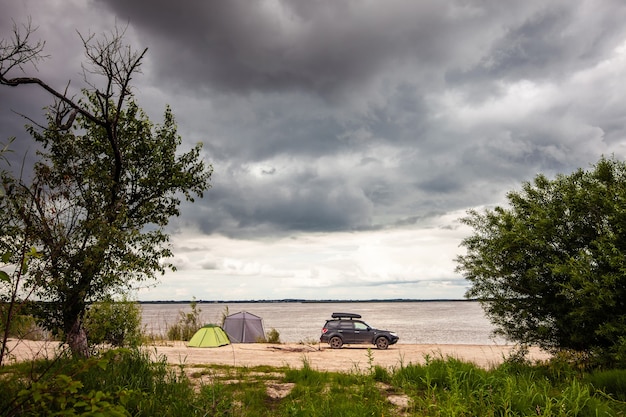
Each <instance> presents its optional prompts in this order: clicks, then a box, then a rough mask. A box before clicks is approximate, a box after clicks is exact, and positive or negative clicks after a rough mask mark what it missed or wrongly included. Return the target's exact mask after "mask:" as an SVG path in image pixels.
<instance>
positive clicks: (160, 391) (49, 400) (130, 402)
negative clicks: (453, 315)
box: [0, 349, 626, 417]
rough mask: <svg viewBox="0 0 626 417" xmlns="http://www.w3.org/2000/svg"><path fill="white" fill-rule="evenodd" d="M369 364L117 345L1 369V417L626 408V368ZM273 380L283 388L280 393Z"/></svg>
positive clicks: (588, 412) (585, 412)
mask: <svg viewBox="0 0 626 417" xmlns="http://www.w3.org/2000/svg"><path fill="white" fill-rule="evenodd" d="M370 355H371V354H370ZM370 365H371V366H370V367H369V369H368V370H367V371H359V370H358V369H353V370H352V371H351V372H345V373H338V372H323V371H318V370H315V369H313V368H312V367H311V365H310V363H309V362H308V361H307V360H306V358H303V363H302V366H301V367H299V368H268V367H263V368H245V367H244V368H241V367H239V368H236V367H227V366H205V367H204V368H201V367H199V369H195V367H194V372H190V373H189V375H190V376H187V375H186V374H185V372H184V371H185V366H184V365H179V366H177V367H171V366H169V365H168V364H167V363H166V362H165V358H164V357H159V356H157V355H156V353H153V352H151V351H149V350H139V349H121V350H113V351H109V352H106V353H105V354H103V355H100V356H98V357H95V358H92V359H90V360H87V361H85V360H75V359H71V358H59V359H57V360H55V361H38V362H32V363H22V364H17V365H13V366H9V367H4V368H0V373H2V374H1V375H0V415H3V416H13V415H20V416H21V415H24V416H34V415H52V414H54V413H58V415H97V414H98V413H100V415H111V416H115V415H119V416H128V415H132V416H153V415H159V416H218V417H220V416H223V417H226V416H255V417H256V416H279V417H280V416H307V417H309V416H311V417H315V416H325V417H326V416H328V415H333V416H346V417H351V416H355V417H356V416H359V417H360V416H379V417H382V416H533V415H535V416H536V415H540V416H581V417H584V416H599V415H602V416H620V415H621V416H623V415H626V404H625V402H624V393H625V392H626V389H625V386H624V384H626V382H625V381H626V370H619V369H616V370H602V371H593V372H592V371H587V372H581V371H580V369H578V368H576V366H571V367H570V368H568V367H567V365H566V364H564V363H556V364H555V363H545V364H534V365H531V364H526V363H512V362H507V363H505V364H502V365H501V366H499V367H497V368H493V369H490V370H485V369H482V368H479V367H477V366H475V365H473V364H470V363H466V362H462V361H460V360H457V359H454V358H449V357H445V358H444V357H426V358H425V361H424V363H423V364H412V363H409V364H402V365H400V366H399V367H397V368H393V369H387V368H382V367H380V366H373V360H372V358H371V357H370ZM268 387H282V388H284V389H285V392H284V394H283V395H282V396H278V397H277V396H272V395H270V390H269V388H268ZM392 396H393V397H402V398H403V399H404V401H402V402H399V403H398V402H393V401H391V400H392V398H391V397H392ZM94 410H95V411H94ZM70 411H71V412H70ZM96 411H97V412H96ZM72 413H73V414H72ZM90 413H91V414H90Z"/></svg>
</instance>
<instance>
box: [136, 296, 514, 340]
mask: <svg viewBox="0 0 626 417" xmlns="http://www.w3.org/2000/svg"><path fill="white" fill-rule="evenodd" d="M141 307H142V310H143V326H144V328H145V330H146V331H147V332H148V333H151V334H155V335H164V334H166V332H167V328H168V326H169V325H171V324H174V323H176V322H177V321H178V318H179V316H180V313H181V312H183V313H189V312H191V307H190V305H189V304H179V303H171V304H170V303H154V304H152V303H144V304H142V305H141ZM197 308H199V309H200V310H201V311H200V317H201V319H202V322H203V324H208V323H215V324H221V322H222V317H223V315H225V314H234V313H238V312H240V311H247V312H249V313H252V314H255V315H257V316H259V317H261V318H262V319H263V325H264V327H265V332H266V333H267V332H268V331H269V330H271V329H276V330H277V331H278V332H279V334H280V341H281V342H283V343H299V342H304V343H317V341H318V340H319V337H320V333H321V328H322V326H323V325H324V323H325V321H326V320H327V319H329V318H330V315H331V314H332V313H333V312H344V313H345V312H350V313H357V314H360V315H361V316H363V318H362V319H363V320H364V321H365V322H366V323H368V324H369V325H370V326H372V327H376V328H379V329H385V330H391V331H395V332H396V333H398V335H399V336H400V341H399V342H398V343H415V344H480V345H493V344H505V341H504V340H503V339H501V338H493V336H492V334H491V333H492V331H493V326H492V325H491V323H490V322H489V321H488V320H487V318H486V317H485V315H484V313H483V310H482V308H481V306H480V304H479V303H478V302H474V301H412V302H348V303H341V302H333V303H326V302H324V303H315V302H306V303H300V302H258V303H201V302H199V303H198V305H197Z"/></svg>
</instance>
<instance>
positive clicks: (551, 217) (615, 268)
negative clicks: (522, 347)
mask: <svg viewBox="0 0 626 417" xmlns="http://www.w3.org/2000/svg"><path fill="white" fill-rule="evenodd" d="M507 198H508V202H509V205H510V207H509V208H503V207H496V208H494V209H493V210H485V211H484V212H483V213H479V212H477V211H470V212H469V213H468V216H467V217H465V218H464V219H462V221H463V222H464V223H465V224H467V225H469V226H471V227H472V228H473V229H474V233H473V235H471V236H469V237H467V238H465V239H464V240H463V243H462V245H463V246H465V248H466V249H467V252H466V254H465V255H462V256H459V257H458V258H457V263H458V265H457V270H458V271H460V272H462V273H463V274H464V275H465V276H466V278H467V279H468V280H469V281H470V283H471V286H470V288H469V290H468V291H467V294H466V296H467V297H470V298H477V299H479V300H480V301H481V302H482V304H483V306H484V308H485V311H486V314H487V315H488V317H489V318H490V319H491V321H492V322H493V323H494V324H495V325H496V327H497V333H500V334H502V335H504V336H506V337H508V338H509V339H512V340H515V341H518V342H521V343H526V344H537V345H539V346H541V347H543V348H546V349H550V350H558V349H572V350H577V351H586V352H596V353H598V352H605V353H611V352H613V353H617V352H618V351H619V349H620V348H621V349H623V347H624V346H625V345H626V344H625V341H626V276H625V273H626V163H624V162H622V161H618V160H615V159H614V158H611V159H607V158H604V157H603V158H602V159H600V160H599V162H598V163H597V164H596V165H594V166H593V167H592V169H590V170H589V171H584V170H582V169H579V170H578V171H576V172H574V173H572V174H571V175H558V176H557V177H556V178H555V179H554V180H549V179H547V178H546V177H545V176H543V175H538V176H537V177H536V178H535V179H534V182H532V183H530V182H526V183H524V184H523V186H522V189H521V191H519V192H515V191H514V192H510V193H508V195H507Z"/></svg>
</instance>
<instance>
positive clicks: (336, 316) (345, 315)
mask: <svg viewBox="0 0 626 417" xmlns="http://www.w3.org/2000/svg"><path fill="white" fill-rule="evenodd" d="M331 317H332V318H334V319H360V318H361V315H360V314H355V313H333V314H332V315H331Z"/></svg>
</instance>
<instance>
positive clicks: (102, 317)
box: [85, 298, 142, 346]
mask: <svg viewBox="0 0 626 417" xmlns="http://www.w3.org/2000/svg"><path fill="white" fill-rule="evenodd" d="M85 329H86V330H87V334H88V335H89V342H90V343H91V344H94V345H98V344H102V343H108V344H111V345H112V346H139V345H140V344H141V342H142V332H141V306H140V305H139V304H138V303H136V302H132V301H127V300H122V301H113V300H112V299H111V298H107V299H106V300H104V301H102V302H98V303H95V304H92V305H91V306H90V307H89V310H88V311H87V314H86V315H85Z"/></svg>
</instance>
